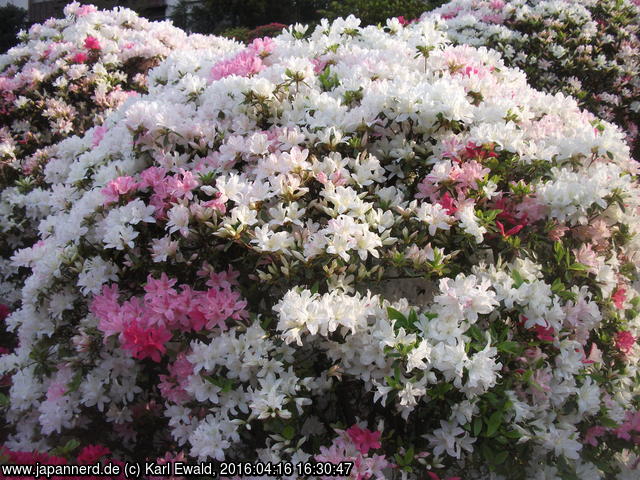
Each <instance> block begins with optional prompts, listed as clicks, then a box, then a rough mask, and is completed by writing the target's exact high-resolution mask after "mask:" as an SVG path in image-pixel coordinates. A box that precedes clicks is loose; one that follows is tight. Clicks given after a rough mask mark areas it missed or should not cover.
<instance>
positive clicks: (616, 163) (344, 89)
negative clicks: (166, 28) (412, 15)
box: [0, 17, 640, 480]
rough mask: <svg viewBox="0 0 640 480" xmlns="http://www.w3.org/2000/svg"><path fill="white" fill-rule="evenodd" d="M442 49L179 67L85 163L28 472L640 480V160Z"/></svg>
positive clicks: (338, 50) (25, 406) (30, 289)
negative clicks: (309, 463)
mask: <svg viewBox="0 0 640 480" xmlns="http://www.w3.org/2000/svg"><path fill="white" fill-rule="evenodd" d="M441 28H442V27H441V26H439V25H438V23H437V22H434V21H432V20H423V21H420V22H415V23H412V24H410V25H402V24H401V22H400V21H398V20H390V21H389V22H388V23H387V25H386V26H385V27H384V28H378V27H367V28H360V27H359V21H358V20H356V19H355V18H353V17H349V18H347V19H346V20H345V19H339V20H336V21H335V22H333V23H328V22H323V23H322V24H321V25H320V26H319V27H317V28H316V29H315V30H314V31H313V32H308V31H306V29H305V28H304V27H296V28H291V29H289V30H287V31H286V32H284V33H283V34H281V35H280V36H278V37H276V38H275V39H262V40H260V39H258V40H255V41H253V42H252V43H251V44H250V45H248V46H247V47H246V48H244V49H242V50H240V51H235V52H230V53H228V54H226V55H223V56H220V54H219V53H211V52H210V51H207V50H191V51H185V52H180V55H173V56H170V57H169V58H168V59H167V60H166V61H165V62H163V63H162V64H160V65H159V66H158V67H157V68H155V69H154V70H153V71H152V72H151V73H150V75H149V79H148V88H149V94H148V95H143V96H139V97H136V98H134V99H132V100H130V101H128V102H126V103H125V104H124V105H123V106H122V107H121V108H120V109H119V110H118V111H117V112H115V113H114V114H112V115H111V116H109V117H108V119H107V120H106V122H105V124H104V125H103V126H101V127H95V128H92V129H90V130H88V131H87V133H86V134H85V135H84V136H82V137H73V138H69V139H67V140H65V141H63V142H61V143H60V144H58V145H56V146H55V148H54V149H53V150H54V151H53V153H52V155H51V159H50V160H49V161H48V162H47V164H46V165H45V166H44V168H43V176H44V180H45V182H46V185H50V187H42V188H40V189H35V190H32V191H28V190H29V189H28V188H23V189H22V190H15V191H14V192H13V195H14V197H13V198H14V199H15V200H14V202H16V203H20V204H23V205H29V206H30V208H28V209H27V210H26V214H27V215H29V216H31V218H32V219H33V221H39V225H38V231H39V237H40V239H39V241H38V242H37V243H36V244H35V245H34V246H32V247H30V248H25V249H22V250H20V251H19V252H17V253H16V254H15V255H14V256H13V258H12V261H13V265H14V266H15V267H21V268H26V269H28V270H29V271H30V276H29V277H28V278H27V280H26V282H25V284H24V288H23V289H22V291H21V307H20V308H19V309H18V310H17V311H15V312H13V313H12V314H11V315H10V316H8V317H7V319H6V320H5V322H6V326H7V328H8V329H9V330H11V331H15V332H16V334H17V336H18V338H19V345H17V346H16V348H15V349H14V351H12V352H11V353H9V354H7V355H4V356H2V357H0V373H3V374H10V375H12V377H11V387H10V394H9V399H8V400H9V402H8V403H9V407H8V409H7V411H6V418H7V420H8V423H9V426H10V428H11V429H12V431H11V433H10V435H9V438H8V439H7V441H6V443H5V446H6V448H7V449H9V450H10V451H12V452H27V451H31V450H34V449H35V450H39V451H43V452H44V451H49V450H51V449H52V448H54V447H57V446H60V445H69V442H73V441H74V440H82V442H83V445H85V444H91V445H94V447H92V448H97V449H105V450H104V452H106V451H107V450H106V449H108V450H109V452H113V455H115V456H116V457H118V458H124V459H126V458H136V459H142V458H157V457H162V458H165V459H171V458H189V459H191V460H195V459H200V460H222V459H226V460H248V461H256V460H262V461H271V462H278V461H292V462H301V461H306V460H317V461H329V462H333V463H336V462H340V461H350V462H354V463H353V465H354V466H353V470H352V471H351V474H350V476H351V478H358V479H365V478H380V479H382V478H416V479H417V478H431V479H438V478H455V476H457V477H463V478H465V479H484V478H486V479H489V478H494V479H495V478H497V479H506V478H508V479H516V480H517V479H520V478H523V479H524V478H545V479H546V478H562V479H569V478H581V479H596V478H607V479H610V478H617V479H632V478H637V473H638V472H637V470H635V467H636V465H637V463H638V456H637V454H638V445H637V442H638V439H639V438H640V423H639V421H640V413H638V406H639V403H640V402H639V401H640V392H639V391H638V385H639V382H638V359H639V358H640V347H639V346H638V345H637V341H636V339H637V337H638V335H640V329H639V328H638V327H639V317H638V315H639V312H638V308H640V307H639V305H638V304H639V303H640V294H639V292H638V285H637V282H636V280H637V275H638V265H639V260H640V257H639V255H640V236H639V234H640V232H639V229H640V223H639V219H640V218H639V217H640V213H639V208H640V189H639V188H638V184H637V178H636V170H637V166H636V163H635V162H633V161H632V160H631V159H630V155H629V148H628V146H627V145H626V144H625V143H624V142H623V134H622V132H621V131H620V130H619V129H618V128H616V127H615V126H613V125H612V124H610V123H607V122H605V121H601V120H598V119H597V118H596V117H595V116H594V115H593V114H591V113H588V112H586V111H583V110H580V109H579V107H578V105H577V103H576V101H575V100H573V99H571V98H569V97H566V96H564V95H562V94H556V95H554V96H552V95H550V94H546V93H542V92H539V91H537V90H534V89H532V88H531V87H529V86H528V84H527V81H526V78H525V75H524V73H523V72H521V71H518V70H513V69H511V68H508V67H506V66H505V65H504V63H503V61H502V59H501V58H500V57H499V55H498V54H497V53H496V52H495V51H491V50H487V49H486V48H479V49H476V48H474V47H470V46H448V45H447V41H446V37H445V35H444V33H443V31H442V30H441ZM98 444H99V445H100V447H95V445H98ZM71 445H72V446H73V443H71ZM101 452H103V450H99V451H98V453H101ZM109 454H111V453H109ZM11 455H14V456H16V455H22V454H18V453H12V454H11ZM70 455H71V454H70ZM71 456H72V455H71ZM32 460H33V459H32ZM290 478H297V476H296V475H295V474H294V475H291V476H290Z"/></svg>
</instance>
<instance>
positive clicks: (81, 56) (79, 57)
mask: <svg viewBox="0 0 640 480" xmlns="http://www.w3.org/2000/svg"><path fill="white" fill-rule="evenodd" d="M88 58H89V57H88V56H87V54H86V53H84V52H78V53H76V54H75V55H74V56H73V57H72V58H71V61H72V62H73V63H84V62H86V61H87V59H88Z"/></svg>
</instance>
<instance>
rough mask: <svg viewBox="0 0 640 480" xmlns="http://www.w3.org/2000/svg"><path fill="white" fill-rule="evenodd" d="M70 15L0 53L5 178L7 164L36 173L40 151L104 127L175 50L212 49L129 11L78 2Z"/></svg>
mask: <svg viewBox="0 0 640 480" xmlns="http://www.w3.org/2000/svg"><path fill="white" fill-rule="evenodd" d="M64 13H65V16H64V18H61V19H50V20H47V21H46V22H45V23H44V24H36V25H34V26H32V27H31V28H30V29H29V31H28V32H25V33H24V35H23V36H22V39H21V40H22V41H21V43H20V44H18V45H17V46H16V47H14V48H12V49H10V50H9V52H8V53H6V54H4V55H1V56H0V124H1V125H3V127H2V129H1V130H0V142H1V143H0V162H1V165H2V175H3V176H4V177H10V178H11V179H13V176H14V175H12V174H13V172H12V171H7V168H8V167H14V168H17V169H18V170H20V171H22V173H25V174H29V173H31V172H32V171H33V170H34V169H36V168H37V167H38V165H39V163H40V162H41V161H42V157H43V156H46V152H42V151H40V150H39V149H41V148H42V147H47V146H49V145H51V144H53V143H55V142H57V141H59V140H61V139H63V138H66V137H68V136H69V135H74V134H76V135H77V134H81V133H83V132H84V131H85V130H87V129H88V128H90V127H92V126H94V125H96V124H100V123H102V121H103V119H104V116H105V115H106V114H107V113H108V112H109V111H111V110H113V109H114V108H116V107H118V106H119V105H120V104H122V102H123V101H124V100H126V99H127V98H128V97H129V96H132V95H137V94H139V93H144V92H146V89H147V85H146V74H147V72H148V70H149V68H151V67H153V66H155V65H157V64H158V63H159V62H160V61H161V60H162V59H163V58H165V57H166V56H167V55H168V54H169V53H170V52H172V51H173V50H175V49H176V48H198V47H200V48H204V47H209V46H210V41H211V40H210V39H209V38H207V37H204V36H201V35H187V34H185V33H184V32H183V31H182V30H180V29H178V28H175V27H173V26H172V25H171V23H169V22H150V21H149V20H147V19H145V18H143V17H139V16H138V15H137V14H136V13H135V12H133V11H132V10H129V9H125V8H115V9H114V10H111V11H106V10H102V11H100V10H97V9H96V8H95V7H94V6H92V5H80V4H79V3H72V4H70V5H68V6H67V7H66V8H65V10H64ZM216 41H217V40H216ZM5 180H7V179H6V178H5ZM6 183H7V182H6V181H5V183H4V184H5V185H6ZM0 185H2V186H4V185H3V184H0Z"/></svg>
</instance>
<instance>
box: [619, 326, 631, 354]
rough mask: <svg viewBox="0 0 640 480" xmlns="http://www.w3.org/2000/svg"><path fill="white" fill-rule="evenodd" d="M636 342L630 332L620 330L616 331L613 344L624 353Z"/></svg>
mask: <svg viewBox="0 0 640 480" xmlns="http://www.w3.org/2000/svg"><path fill="white" fill-rule="evenodd" d="M635 343H636V338H635V337H634V336H633V335H631V332H628V331H626V330H621V331H619V332H618V333H616V337H615V346H616V348H617V349H618V350H620V351H621V352H622V353H624V354H628V353H629V352H630V351H631V349H632V348H633V346H634V345H635Z"/></svg>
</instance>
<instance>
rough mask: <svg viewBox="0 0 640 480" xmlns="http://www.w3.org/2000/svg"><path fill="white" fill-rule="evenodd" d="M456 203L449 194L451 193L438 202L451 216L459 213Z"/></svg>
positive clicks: (447, 193)
mask: <svg viewBox="0 0 640 480" xmlns="http://www.w3.org/2000/svg"><path fill="white" fill-rule="evenodd" d="M454 202H455V200H454V199H453V197H452V196H451V195H450V194H449V192H446V193H445V194H444V195H443V196H442V197H441V198H440V200H439V201H438V203H439V204H440V205H441V206H442V208H444V209H445V210H446V211H447V214H449V215H453V214H454V213H456V212H457V211H458V208H457V207H455V206H454Z"/></svg>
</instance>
